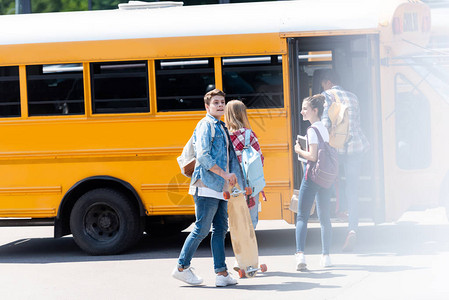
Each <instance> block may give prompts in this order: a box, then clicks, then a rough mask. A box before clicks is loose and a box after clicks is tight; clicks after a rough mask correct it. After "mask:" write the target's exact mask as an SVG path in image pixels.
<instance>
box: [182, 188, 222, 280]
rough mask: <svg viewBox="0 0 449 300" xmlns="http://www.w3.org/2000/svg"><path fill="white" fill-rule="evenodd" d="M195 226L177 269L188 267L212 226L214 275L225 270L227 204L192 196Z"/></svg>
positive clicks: (184, 247)
mask: <svg viewBox="0 0 449 300" xmlns="http://www.w3.org/2000/svg"><path fill="white" fill-rule="evenodd" d="M194 199H195V216H196V221H195V226H194V228H193V230H192V232H191V233H190V234H189V236H188V237H187V239H186V240H185V242H184V246H183V247H182V250H181V254H180V255H179V258H178V267H181V268H183V269H186V268H188V267H189V266H190V262H191V260H192V257H193V255H194V254H195V252H196V250H197V249H198V246H199V245H200V243H201V241H202V240H203V239H204V238H205V237H206V236H207V235H208V234H209V230H210V227H211V225H212V237H211V250H212V256H213V258H214V270H215V273H218V272H223V271H226V270H227V267H226V263H225V237H226V233H227V231H228V202H227V201H224V200H220V199H216V198H209V197H200V196H198V195H195V196H194Z"/></svg>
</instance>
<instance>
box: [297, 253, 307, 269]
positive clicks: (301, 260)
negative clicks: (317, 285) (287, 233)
mask: <svg viewBox="0 0 449 300" xmlns="http://www.w3.org/2000/svg"><path fill="white" fill-rule="evenodd" d="M295 259H296V271H303V270H306V269H307V264H306V257H305V256H304V253H302V252H298V253H296V254H295Z"/></svg>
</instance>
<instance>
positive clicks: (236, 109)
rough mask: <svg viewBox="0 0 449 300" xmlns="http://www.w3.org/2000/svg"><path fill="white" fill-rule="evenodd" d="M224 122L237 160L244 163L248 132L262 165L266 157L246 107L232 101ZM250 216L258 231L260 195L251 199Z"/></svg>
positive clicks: (241, 103)
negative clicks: (250, 122)
mask: <svg viewBox="0 0 449 300" xmlns="http://www.w3.org/2000/svg"><path fill="white" fill-rule="evenodd" d="M224 121H225V124H226V127H227V128H228V130H229V134H230V137H231V142H232V145H233V146H234V150H235V153H236V154H237V158H238V160H239V162H240V164H241V163H242V151H243V148H244V147H245V134H246V132H247V131H249V132H250V145H251V146H252V147H253V148H254V149H255V150H256V151H257V152H259V154H260V157H261V159H262V164H263V161H264V157H263V155H262V151H261V150H260V145H259V141H258V139H257V136H256V134H255V133H254V131H252V130H251V125H250V124H249V120H248V115H247V113H246V106H245V104H243V102H242V101H240V100H231V101H229V102H228V103H227V104H226V108H225V114H224ZM261 193H262V197H263V199H264V201H266V198H265V194H264V192H263V191H262V192H261ZM248 208H249V214H250V216H251V221H252V223H253V227H254V229H256V226H257V223H258V221H259V194H257V195H255V196H254V197H253V196H250V197H249V201H248Z"/></svg>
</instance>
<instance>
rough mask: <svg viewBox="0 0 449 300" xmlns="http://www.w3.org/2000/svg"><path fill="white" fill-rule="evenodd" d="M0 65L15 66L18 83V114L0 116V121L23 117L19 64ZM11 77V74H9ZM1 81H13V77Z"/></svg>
mask: <svg viewBox="0 0 449 300" xmlns="http://www.w3.org/2000/svg"><path fill="white" fill-rule="evenodd" d="M0 67H17V71H18V73H17V79H18V83H19V102H18V105H19V115H18V116H11V117H8V116H0V121H9V120H20V119H22V118H23V111H22V106H23V104H22V88H21V73H20V65H11V66H0ZM9 77H12V76H9ZM1 81H13V79H10V80H1Z"/></svg>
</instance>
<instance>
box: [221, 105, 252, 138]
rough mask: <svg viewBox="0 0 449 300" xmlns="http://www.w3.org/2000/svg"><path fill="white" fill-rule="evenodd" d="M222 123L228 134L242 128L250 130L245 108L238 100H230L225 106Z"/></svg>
mask: <svg viewBox="0 0 449 300" xmlns="http://www.w3.org/2000/svg"><path fill="white" fill-rule="evenodd" d="M224 121H225V123H226V127H228V129H229V131H230V132H234V131H236V130H239V129H240V128H243V127H245V128H249V129H251V125H250V124H249V120H248V115H247V113H246V106H245V104H243V102H242V101H240V100H231V101H229V102H228V103H227V104H226V108H225V114H224Z"/></svg>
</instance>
